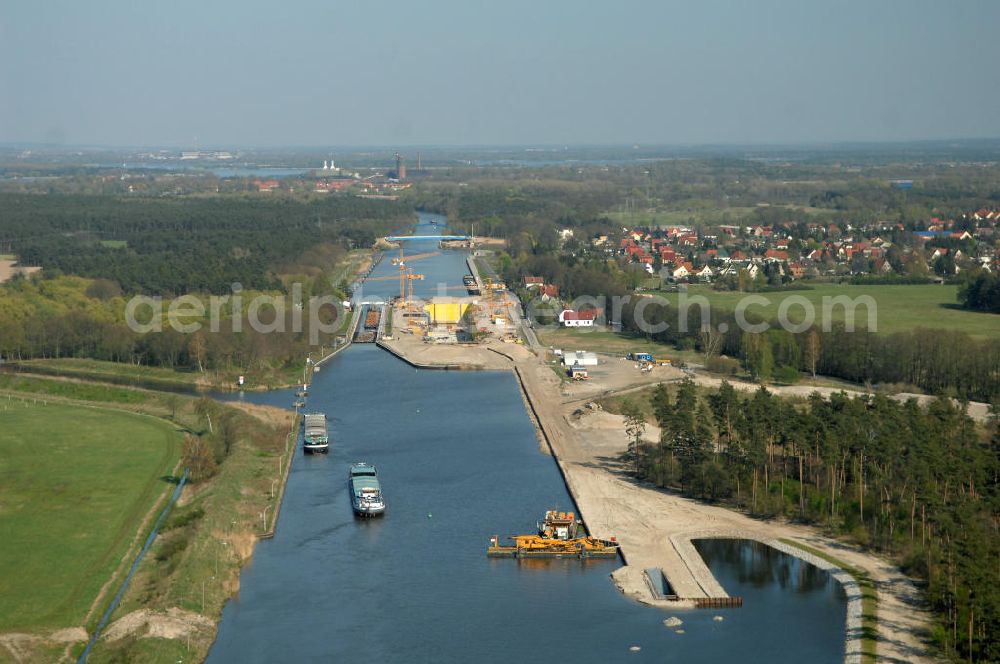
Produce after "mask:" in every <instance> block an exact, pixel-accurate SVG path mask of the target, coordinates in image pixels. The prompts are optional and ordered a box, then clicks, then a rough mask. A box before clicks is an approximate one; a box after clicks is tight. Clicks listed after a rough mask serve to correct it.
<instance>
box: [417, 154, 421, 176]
mask: <svg viewBox="0 0 1000 664" xmlns="http://www.w3.org/2000/svg"><path fill="white" fill-rule="evenodd" d="M417 170H418V171H419V170H421V168H420V153H419V152H418V153H417Z"/></svg>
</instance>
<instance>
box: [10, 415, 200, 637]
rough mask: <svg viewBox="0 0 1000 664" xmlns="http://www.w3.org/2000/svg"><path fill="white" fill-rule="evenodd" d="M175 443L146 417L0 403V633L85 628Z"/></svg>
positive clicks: (172, 460)
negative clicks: (88, 617)
mask: <svg viewBox="0 0 1000 664" xmlns="http://www.w3.org/2000/svg"><path fill="white" fill-rule="evenodd" d="M180 443H181V435H180V433H179V432H178V431H176V430H175V429H174V428H173V427H172V426H170V425H169V424H167V423H165V422H161V421H158V420H155V419H152V418H148V417H142V416H139V415H133V414H130V413H124V412H120V411H110V410H96V409H91V408H86V407H80V406H67V405H54V404H51V403H50V404H48V405H41V403H40V402H39V404H38V405H35V404H33V403H32V402H31V401H28V402H27V403H25V402H21V401H20V400H18V399H14V400H11V401H8V400H7V399H6V398H3V400H2V401H0V450H2V454H0V541H2V542H3V548H2V549H0V632H7V631H29V632H38V631H42V630H52V629H58V628H64V627H69V626H76V625H82V624H83V622H84V618H85V616H86V614H87V611H88V609H89V608H90V605H91V604H92V603H93V602H94V600H95V599H96V597H97V595H98V593H99V592H100V589H101V587H102V586H103V585H104V584H105V583H106V582H107V581H108V579H109V578H110V576H111V574H112V573H113V572H114V570H115V569H116V568H117V567H118V565H119V563H120V562H121V561H122V559H123V557H124V556H125V555H126V553H127V552H128V548H129V545H130V543H131V542H132V541H133V539H134V538H135V536H136V534H137V532H138V530H139V528H140V525H141V523H142V521H143V519H144V517H145V516H146V515H147V513H148V512H149V511H150V509H151V508H152V507H153V506H154V505H155V503H156V502H157V501H158V500H159V499H160V498H161V497H162V496H163V495H164V494H165V493H166V492H167V491H169V490H171V489H172V488H173V485H172V484H169V483H167V482H165V481H163V479H161V478H162V477H163V476H165V475H169V474H170V472H171V470H172V469H173V467H174V466H175V464H176V463H177V460H178V458H179V455H180V447H181V445H180Z"/></svg>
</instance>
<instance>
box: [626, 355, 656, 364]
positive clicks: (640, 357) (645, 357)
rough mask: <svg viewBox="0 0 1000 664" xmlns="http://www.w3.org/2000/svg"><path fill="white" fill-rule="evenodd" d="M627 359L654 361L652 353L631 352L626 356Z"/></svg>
mask: <svg viewBox="0 0 1000 664" xmlns="http://www.w3.org/2000/svg"><path fill="white" fill-rule="evenodd" d="M625 359H626V360H634V361H636V362H652V361H653V354H652V353H629V354H628V355H626V356H625Z"/></svg>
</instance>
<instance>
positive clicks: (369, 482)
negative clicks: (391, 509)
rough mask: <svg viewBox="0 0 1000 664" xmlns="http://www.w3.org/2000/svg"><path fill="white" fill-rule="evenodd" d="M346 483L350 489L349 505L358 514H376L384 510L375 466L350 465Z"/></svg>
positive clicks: (383, 501) (364, 464)
mask: <svg viewBox="0 0 1000 664" xmlns="http://www.w3.org/2000/svg"><path fill="white" fill-rule="evenodd" d="M348 485H349V486H350V489H351V507H353V508H354V513H355V514H357V515H358V516H378V515H379V514H382V513H383V512H385V500H384V499H383V498H382V486H381V485H380V484H379V481H378V471H376V470H375V466H372V465H370V464H367V463H356V464H354V465H353V466H351V473H350V477H349V478H348Z"/></svg>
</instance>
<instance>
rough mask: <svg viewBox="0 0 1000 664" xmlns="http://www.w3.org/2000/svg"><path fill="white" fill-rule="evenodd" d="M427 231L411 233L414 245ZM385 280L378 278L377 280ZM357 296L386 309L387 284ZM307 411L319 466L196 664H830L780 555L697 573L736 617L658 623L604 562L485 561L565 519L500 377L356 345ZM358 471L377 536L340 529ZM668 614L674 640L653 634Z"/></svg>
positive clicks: (819, 613) (435, 270)
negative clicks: (729, 600) (318, 443)
mask: <svg viewBox="0 0 1000 664" xmlns="http://www.w3.org/2000/svg"><path fill="white" fill-rule="evenodd" d="M433 231H434V229H433V228H432V227H428V226H427V225H426V217H424V223H421V225H420V226H419V227H418V232H433ZM427 250H428V249H427V248H426V247H425V248H420V247H415V248H414V249H413V252H414V253H416V252H417V251H427ZM430 250H434V249H433V248H431V249H430ZM417 265H420V270H421V271H422V272H424V273H425V274H434V275H435V278H436V279H439V280H440V282H442V283H448V284H459V285H460V284H461V277H462V275H463V274H464V273H465V268H464V255H463V254H462V253H461V252H446V253H445V254H442V255H441V256H439V257H433V258H429V259H426V261H421V262H420V263H415V264H414V266H415V267H416V266H417ZM392 269H394V268H392V266H391V265H390V264H389V263H388V261H384V262H383V265H380V266H379V268H378V269H377V270H376V273H379V272H382V273H383V274H391V270H392ZM370 283H371V286H374V285H375V284H378V285H379V286H380V287H382V286H384V287H385V288H384V290H383V291H382V294H388V295H391V294H392V292H393V291H392V282H391V281H382V282H370ZM366 288H368V286H366ZM396 288H397V289H398V285H396ZM372 290H373V291H374V290H375V289H374V288H372ZM425 293H426V294H428V295H429V294H430V293H429V292H425ZM369 294H373V293H369ZM310 393H311V396H310V398H309V405H308V408H309V410H317V411H323V412H326V413H327V414H328V416H329V417H330V433H331V446H330V453H329V455H317V456H302V455H298V456H297V457H296V458H295V461H294V462H293V464H292V468H291V472H290V475H289V479H288V486H287V490H286V493H285V499H284V505H283V507H282V511H281V518H280V520H279V522H278V527H277V531H276V535H275V537H274V539H272V540H266V541H262V542H260V543H259V545H258V546H257V549H256V552H255V554H254V557H253V559H252V561H251V562H250V564H249V565H248V566H247V567H246V568H245V569H244V570H243V573H242V576H241V590H240V594H239V596H238V597H236V598H235V599H233V600H232V601H230V602H229V603H228V604H227V605H226V608H225V610H224V612H223V617H222V623H221V625H220V628H219V635H218V638H217V641H216V643H215V644H214V645H213V647H212V649H211V651H210V653H209V657H208V661H210V662H274V661H324V662H341V661H371V662H469V661H480V662H501V661H516V660H521V661H543V660H552V659H560V660H562V659H566V660H568V661H574V662H608V661H620V660H622V659H625V658H628V661H636V662H654V661H655V662H714V661H725V660H733V659H736V658H739V659H740V660H741V661H768V662H800V661H803V660H804V659H808V660H809V661H810V662H813V663H818V662H839V661H842V658H843V625H844V612H845V603H844V599H843V593H842V592H839V590H838V589H837V588H835V587H833V586H831V585H830V584H832V583H833V582H832V581H829V580H828V579H827V582H826V583H825V584H821V583H819V581H815V582H812V583H788V579H789V578H798V576H801V568H800V567H796V565H800V563H798V561H796V560H794V559H788V560H785V559H787V558H788V557H787V556H785V557H784V558H775V559H773V560H771V561H770V562H768V563H761V562H760V556H753V555H745V554H741V553H739V550H737V552H736V553H733V552H732V551H730V550H729V549H726V548H725V546H723V548H722V549H718V550H715V549H713V550H712V551H709V554H708V557H709V564H710V566H711V568H712V569H713V571H716V573H717V574H720V580H721V581H722V583H723V585H724V587H726V589H727V590H728V591H729V592H730V593H731V594H734V595H742V596H743V597H744V600H745V605H744V608H743V609H734V610H717V611H686V612H676V613H670V614H668V613H665V612H662V611H659V610H655V609H650V608H647V607H643V606H641V605H638V604H636V603H634V602H631V601H629V600H627V599H625V598H624V597H623V596H622V595H621V594H620V593H619V592H618V591H617V590H616V588H615V587H614V585H613V583H612V582H611V580H610V579H609V578H608V576H609V574H610V573H611V572H612V571H614V569H615V568H616V567H617V566H618V564H619V563H617V562H615V561H604V562H588V563H581V562H579V561H572V560H552V561H530V563H528V562H518V561H514V560H490V559H487V558H486V555H485V550H486V546H487V544H488V540H489V538H490V537H491V536H492V535H496V534H498V535H500V536H501V537H504V536H506V535H509V534H513V533H520V532H530V530H531V529H532V528H533V527H534V523H535V520H536V519H537V518H539V517H540V516H541V515H542V513H543V512H544V511H545V510H546V509H552V508H558V509H562V510H570V509H573V504H572V499H571V497H570V496H569V494H568V493H567V490H566V488H565V486H564V484H563V483H562V480H561V477H560V474H559V471H558V469H557V467H556V464H555V462H554V461H553V459H552V458H551V457H549V456H547V455H545V454H543V453H542V452H541V450H540V449H539V444H538V441H537V439H536V436H535V432H534V429H533V426H532V424H531V422H530V421H529V420H528V417H527V414H526V413H525V410H524V405H523V402H522V400H521V396H520V393H519V391H518V387H517V384H516V382H515V379H514V377H513V376H512V375H511V374H509V373H505V372H448V371H417V370H415V369H413V368H412V367H410V366H408V365H406V364H404V363H403V362H401V361H399V360H397V359H395V358H394V357H392V356H390V355H389V354H388V353H386V352H384V351H382V350H381V349H379V348H378V347H376V346H374V345H358V346H353V347H351V348H348V349H347V350H346V351H344V352H343V353H341V354H340V355H339V356H337V357H336V358H335V359H334V360H333V361H332V362H331V363H330V364H329V365H327V366H325V367H324V368H323V370H322V371H321V372H320V373H318V374H316V376H315V378H314V382H313V385H312V387H311V389H310ZM246 398H247V399H248V400H252V401H254V402H257V403H267V404H272V405H277V406H281V407H288V406H289V405H290V404H291V403H292V401H293V400H294V397H293V395H292V392H291V391H276V392H272V393H267V394H253V395H248V396H247V397H246ZM355 461H368V462H370V463H373V464H375V465H376V466H377V467H378V469H379V475H380V477H381V480H382V485H383V489H384V492H385V495H386V500H387V506H388V509H387V513H386V515H385V517H384V518H382V519H377V520H360V519H356V518H355V517H354V516H353V514H352V512H351V506H350V501H349V498H348V494H347V482H346V479H347V469H348V466H349V464H351V463H353V462H355ZM730 545H731V543H727V544H726V546H730ZM747 545H748V543H743V544H742V546H747ZM699 546H700V545H699ZM774 553H775V554H776V555H778V556H781V555H783V554H777V552H774ZM761 565H766V566H767V567H768V568H769V569H773V570H776V571H775V573H774V574H772V575H771V576H770V577H768V576H767V575H762V574H760V573H759V572H760V566H761ZM755 566H756V567H755ZM782 566H784V568H783V567H782ZM806 567H808V566H806ZM782 569H785V571H781V570H782ZM727 570H728V571H727ZM754 570H756V572H757V573H754ZM809 570H812V572H809V574H810V578H811V579H812V578H813V576H812V574H813V572H815V575H822V576H823V577H825V573H823V572H820V571H819V570H815V569H814V568H811V567H810V568H809ZM807 571H808V570H807ZM815 578H820V577H818V576H817V577H815ZM838 593H839V594H838ZM669 615H677V616H679V617H680V618H681V619H682V620H683V621H684V624H683V626H682V629H683V633H677V632H676V631H675V630H671V629H668V628H666V627H664V625H663V624H662V621H663V620H664V619H665V618H667V617H668V616H669ZM714 616H721V617H723V620H722V621H716V620H713V617H714ZM633 645H637V646H640V647H641V650H640V651H639V652H630V651H629V647H630V646H633Z"/></svg>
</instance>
